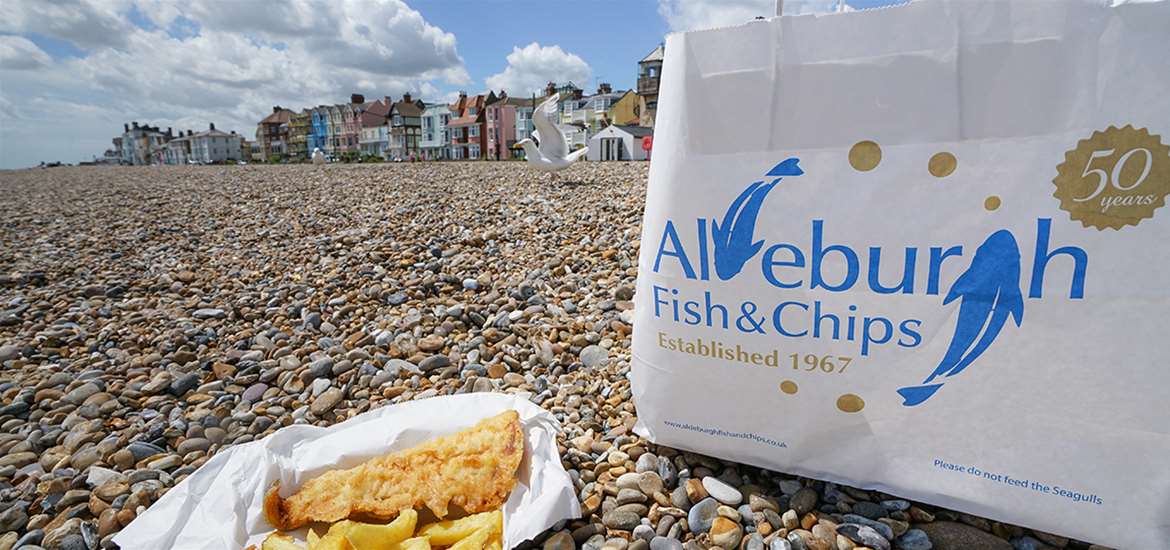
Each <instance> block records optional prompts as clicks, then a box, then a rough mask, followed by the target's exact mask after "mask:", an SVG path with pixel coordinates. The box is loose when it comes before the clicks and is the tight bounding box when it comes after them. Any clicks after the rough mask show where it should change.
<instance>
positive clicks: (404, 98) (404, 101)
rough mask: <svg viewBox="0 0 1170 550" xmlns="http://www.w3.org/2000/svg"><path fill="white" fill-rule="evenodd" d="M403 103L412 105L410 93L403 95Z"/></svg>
mask: <svg viewBox="0 0 1170 550" xmlns="http://www.w3.org/2000/svg"><path fill="white" fill-rule="evenodd" d="M402 102H403V103H410V92H406V93H405V94H402Z"/></svg>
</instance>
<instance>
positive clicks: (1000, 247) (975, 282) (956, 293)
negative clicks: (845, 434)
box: [898, 229, 1024, 407]
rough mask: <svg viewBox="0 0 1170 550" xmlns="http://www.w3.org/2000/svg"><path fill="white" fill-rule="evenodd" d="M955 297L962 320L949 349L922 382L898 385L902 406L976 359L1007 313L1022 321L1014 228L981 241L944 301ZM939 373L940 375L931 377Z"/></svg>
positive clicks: (916, 401) (912, 403)
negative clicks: (968, 264) (901, 386)
mask: <svg viewBox="0 0 1170 550" xmlns="http://www.w3.org/2000/svg"><path fill="white" fill-rule="evenodd" d="M956 298H957V299H960V300H961V302H960V303H959V320H958V322H957V323H956V325H955V334H954V336H952V337H951V343H950V346H949V347H947V352H946V355H945V356H944V357H943V358H942V361H940V362H939V365H938V368H936V369H934V372H933V373H931V375H930V376H928V377H927V378H926V380H925V381H923V383H922V385H920V386H909V387H905V388H902V389H900V390H898V393H899V394H901V395H902V398H903V399H904V401H903V403H902V404H903V405H904V406H907V407H913V406H915V405H918V404H920V403H922V402H923V401H926V400H927V399H930V396H932V395H934V392H936V391H938V389H939V388H941V387H942V385H943V384H944V383H945V382H946V379H948V378H950V377H952V376H954V375H956V374H959V373H960V372H962V371H963V369H965V368H967V366H969V365H970V364H971V363H973V362H974V361H975V360H976V359H978V358H979V356H980V355H982V354H983V352H984V351H986V350H987V348H988V346H990V345H991V343H992V342H994V341H995V338H996V337H997V336H999V332H1000V330H1002V329H1003V326H1004V324H1006V323H1007V321H1008V318H1009V316H1010V317H1011V318H1013V319H1015V322H1016V326H1017V327H1018V326H1020V323H1021V322H1022V321H1023V318H1024V297H1023V293H1021V292H1020V248H1019V246H1018V245H1017V244H1016V239H1015V237H1013V236H1012V234H1011V233H1010V232H1008V231H1007V230H1003V229H1001V230H999V231H996V232H995V233H992V234H991V236H990V237H987V240H985V241H983V244H981V245H979V248H978V249H977V250H976V251H975V257H974V258H973V259H972V260H971V265H970V266H969V267H967V271H965V272H963V274H962V275H960V276H959V278H958V279H957V280H956V281H955V283H954V284H953V285H951V289H950V291H949V292H947V296H946V298H945V299H944V300H943V304H944V305H945V304H949V303H951V302H952V301H954V300H955V299H956ZM940 377H941V378H942V379H943V380H942V381H939V382H934V383H932V382H933V381H934V380H935V379H937V378H940Z"/></svg>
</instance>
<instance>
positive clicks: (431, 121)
mask: <svg viewBox="0 0 1170 550" xmlns="http://www.w3.org/2000/svg"><path fill="white" fill-rule="evenodd" d="M449 120H451V106H450V105H447V104H446V103H442V102H437V103H431V104H428V105H427V106H426V108H425V109H423V113H422V120H421V121H420V127H419V129H420V130H421V131H422V137H421V139H420V141H419V149H420V150H421V151H422V158H423V159H425V160H446V159H448V158H451V153H450V141H451V137H450V136H449V135H448V133H447V122H448V121H449Z"/></svg>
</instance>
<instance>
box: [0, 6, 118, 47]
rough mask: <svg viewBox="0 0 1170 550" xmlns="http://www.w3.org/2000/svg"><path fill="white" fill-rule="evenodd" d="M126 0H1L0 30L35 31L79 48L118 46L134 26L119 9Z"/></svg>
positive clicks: (7, 31)
mask: <svg viewBox="0 0 1170 550" xmlns="http://www.w3.org/2000/svg"><path fill="white" fill-rule="evenodd" d="M128 8H129V4H128V3H127V2H126V1H125V0H59V1H53V2H45V1H42V0H23V1H22V0H17V1H9V2H4V9H3V17H0V32H6V33H22V34H23V33H38V34H43V35H46V36H53V37H56V38H60V39H62V40H67V41H69V42H72V43H73V44H74V45H76V46H77V47H79V48H98V47H119V46H122V45H123V40H122V39H123V33H124V32H126V31H127V30H129V29H130V28H132V27H133V25H132V24H131V23H130V22H129V21H128V20H127V19H126V18H125V17H123V16H122V15H120V12H122V11H124V10H126V9H128Z"/></svg>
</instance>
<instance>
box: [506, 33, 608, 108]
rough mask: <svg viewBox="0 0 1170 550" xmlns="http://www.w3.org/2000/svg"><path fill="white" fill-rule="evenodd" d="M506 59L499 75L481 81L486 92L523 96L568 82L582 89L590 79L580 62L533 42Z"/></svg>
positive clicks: (591, 72)
mask: <svg viewBox="0 0 1170 550" xmlns="http://www.w3.org/2000/svg"><path fill="white" fill-rule="evenodd" d="M507 59H508V66H507V67H506V68H504V70H503V72H500V73H496V74H494V75H491V76H489V77H487V78H486V79H485V82H486V83H487V87H488V89H491V90H507V91H508V94H509V95H513V96H527V95H528V94H530V93H532V92H538V91H540V90H543V89H544V86H545V84H547V83H548V82H549V81H552V82H565V81H566V80H572V81H573V82H574V83H575V84H577V85H578V86H581V87H584V86H586V85H588V82H589V78H590V77H591V76H592V75H593V70H592V69H590V68H589V64H588V63H586V62H585V60H584V59H581V57H579V56H577V55H576V54H571V53H567V52H565V51H564V50H562V49H561V47H560V46H541V45H540V44H538V43H536V42H533V43H531V44H529V45H527V46H524V47H523V48H521V47H519V46H516V47H513V48H512V53H510V54H508V58H507Z"/></svg>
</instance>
